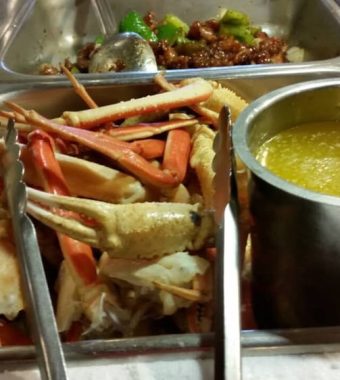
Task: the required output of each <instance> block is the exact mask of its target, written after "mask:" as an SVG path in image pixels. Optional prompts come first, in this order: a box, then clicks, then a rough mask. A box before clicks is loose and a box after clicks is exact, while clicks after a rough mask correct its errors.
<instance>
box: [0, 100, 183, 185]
mask: <svg viewBox="0 0 340 380" xmlns="http://www.w3.org/2000/svg"><path fill="white" fill-rule="evenodd" d="M6 105H8V106H9V107H11V108H14V109H15V110H16V111H18V112H20V113H21V114H23V115H24V116H25V118H26V120H27V121H28V122H30V123H32V124H33V125H35V126H37V127H38V128H41V129H43V130H46V131H47V132H52V133H55V134H58V135H59V136H61V137H63V138H64V139H67V140H71V141H75V142H77V143H81V144H83V145H85V146H87V147H89V148H91V149H93V150H96V151H97V152H100V153H102V154H104V155H105V156H107V157H109V158H111V159H112V160H114V161H116V162H118V163H119V164H120V165H121V166H122V167H124V168H125V169H126V170H128V171H130V172H131V173H133V174H134V175H136V176H137V177H138V178H139V179H140V180H141V181H142V182H143V183H146V184H150V185H153V186H156V187H175V186H177V185H179V184H180V183H181V181H182V179H183V178H182V175H183V170H182V171H181V170H180V168H178V171H180V172H181V173H180V175H178V174H177V170H171V172H170V170H167V169H173V165H170V168H168V167H166V170H161V169H159V168H156V167H155V166H154V165H152V164H151V163H150V162H148V161H147V160H145V159H144V158H143V157H142V156H140V155H139V154H137V153H135V152H133V151H132V150H131V148H130V145H129V143H127V142H125V141H120V140H117V139H114V138H113V137H110V136H107V135H105V134H103V133H96V132H92V131H87V130H82V129H78V128H74V127H68V126H65V125H60V124H56V123H54V122H52V121H51V120H48V119H46V118H44V117H43V116H41V115H39V114H38V113H37V112H35V111H26V110H24V109H23V108H21V107H19V106H18V105H16V104H13V103H10V102H6ZM175 147H176V145H175ZM166 150H167V149H166ZM179 153H180V152H179ZM182 153H185V152H184V151H183V152H182ZM187 160H188V157H187V156H180V155H179V154H178V159H177V162H180V163H181V166H183V167H186V163H187Z"/></svg>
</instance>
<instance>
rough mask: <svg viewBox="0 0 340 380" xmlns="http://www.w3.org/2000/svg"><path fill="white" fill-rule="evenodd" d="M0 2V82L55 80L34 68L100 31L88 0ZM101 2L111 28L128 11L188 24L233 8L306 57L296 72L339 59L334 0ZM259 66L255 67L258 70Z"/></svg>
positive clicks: (339, 23) (339, 22)
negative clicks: (167, 15)
mask: <svg viewBox="0 0 340 380" xmlns="http://www.w3.org/2000/svg"><path fill="white" fill-rule="evenodd" d="M0 3H1V4H0V15H1V16H0V80H2V81H18V80H33V81H39V82H44V81H46V82H47V81H50V80H51V79H53V80H56V79H57V78H58V77H56V76H53V77H52V78H51V77H50V76H49V77H46V76H39V75H37V69H38V67H39V65H40V64H41V63H44V62H51V63H53V64H56V65H58V64H59V62H62V61H63V60H64V59H65V58H66V57H69V58H71V59H73V58H74V57H75V55H76V51H77V50H78V49H79V47H81V46H82V45H83V44H84V43H86V42H88V41H93V40H94V38H95V37H96V36H98V35H99V34H101V33H103V32H104V23H103V20H102V18H101V17H100V16H99V13H98V12H97V8H96V7H95V5H94V3H93V2H92V1H90V0H78V1H71V0H35V1H34V0H15V1H2V2H0ZM107 3H108V4H110V5H111V7H109V9H110V10H112V16H113V17H112V18H113V22H112V24H113V27H114V26H116V25H117V23H118V22H119V20H120V19H121V18H122V16H123V15H124V14H125V13H126V12H127V11H128V10H131V9H135V10H137V11H140V12H141V13H142V14H144V13H145V12H146V11H148V10H153V11H155V12H156V14H157V15H159V17H161V16H162V15H164V14H165V13H168V12H173V13H176V14H177V15H178V16H179V17H181V18H182V19H183V20H185V21H186V22H188V23H190V22H192V21H194V20H206V19H208V18H210V17H214V16H215V15H216V14H218V12H219V10H220V8H226V7H227V8H232V9H239V10H242V11H244V12H246V13H247V14H248V15H249V16H250V18H251V20H252V22H253V23H254V24H257V25H260V26H261V27H262V28H263V29H264V30H265V31H267V32H268V33H269V34H273V35H278V36H281V37H284V38H285V39H287V41H288V43H289V45H290V46H299V47H303V48H304V49H305V51H306V57H305V62H304V63H301V64H298V67H300V68H301V69H303V68H306V67H309V66H310V64H311V63H312V64H318V63H319V64H320V63H322V64H325V63H326V62H328V61H329V60H334V59H336V61H339V60H340V57H339V59H337V58H338V56H339V55H340V41H339V38H338V36H339V35H340V8H339V7H338V5H337V4H336V3H335V1H334V0H314V1H307V0H211V1H209V2H207V1H204V0H196V1H194V2H190V1H181V0H173V1H171V2H170V1H162V2H161V1H156V0H147V1H143V2H140V1H136V0H130V1H114V0H107ZM289 65H291V64H284V65H283V66H289ZM259 66H265V70H268V69H269V70H272V69H274V68H273V66H282V65H259ZM259 66H256V67H257V68H259V69H260V70H263V67H262V68H260V67H259ZM257 68H256V69H257ZM206 70H208V71H209V70H211V69H206ZM212 70H214V69H212ZM225 70H226V71H228V72H229V73H230V74H235V73H239V72H240V73H242V72H244V71H246V70H247V67H246V66H232V67H228V68H225ZM182 71H185V74H184V75H185V76H190V75H192V73H191V72H192V71H194V72H195V71H196V70H195V69H186V70H182ZM84 76H91V77H92V78H94V79H99V78H109V77H111V76H117V77H118V78H120V77H124V76H126V74H125V73H110V74H79V77H84ZM58 80H62V78H60V77H59V78H58Z"/></svg>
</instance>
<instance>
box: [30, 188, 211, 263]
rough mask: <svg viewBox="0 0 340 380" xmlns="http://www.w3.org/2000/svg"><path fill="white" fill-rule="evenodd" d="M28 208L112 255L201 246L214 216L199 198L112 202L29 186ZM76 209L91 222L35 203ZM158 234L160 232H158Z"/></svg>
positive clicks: (152, 253) (156, 253)
mask: <svg viewBox="0 0 340 380" xmlns="http://www.w3.org/2000/svg"><path fill="white" fill-rule="evenodd" d="M27 191H28V197H29V201H28V204H27V209H28V212H29V213H30V214H32V215H33V216H34V217H35V218H36V219H38V220H40V221H41V222H43V223H45V224H46V225H48V226H50V227H51V228H53V229H55V230H57V231H59V232H61V233H65V234H68V235H69V236H71V237H73V238H74V239H77V240H81V241H83V242H85V243H87V244H90V245H92V246H94V247H97V248H100V249H101V250H104V251H107V252H108V253H109V254H110V255H111V256H113V257H126V258H128V257H130V258H136V257H144V258H152V257H154V256H162V255H165V254H168V253H172V252H178V251H183V250H186V249H189V250H197V249H200V248H202V246H203V245H204V244H205V243H206V241H207V240H208V239H209V238H210V237H211V236H212V235H213V234H214V224H213V220H212V216H211V215H210V214H208V213H206V212H204V211H202V210H201V208H200V205H199V204H195V205H190V204H181V203H177V204H168V203H165V202H160V203H157V202H145V203H135V204H132V205H113V204H109V203H104V202H99V201H93V200H88V199H80V198H72V197H65V196H59V195H53V194H47V193H45V192H42V191H39V190H35V189H31V188H28V189H27ZM38 204H39V205H45V207H46V206H49V207H52V208H53V209H56V208H60V209H61V210H63V209H65V210H69V211H74V212H77V213H79V214H82V215H84V216H86V217H88V218H91V219H93V220H95V222H96V225H95V227H91V226H88V225H85V223H83V222H82V220H75V219H70V218H67V217H64V216H63V215H61V214H60V213H54V212H53V210H48V209H46V208H43V207H41V206H39V205H38ZM160 237H161V238H160Z"/></svg>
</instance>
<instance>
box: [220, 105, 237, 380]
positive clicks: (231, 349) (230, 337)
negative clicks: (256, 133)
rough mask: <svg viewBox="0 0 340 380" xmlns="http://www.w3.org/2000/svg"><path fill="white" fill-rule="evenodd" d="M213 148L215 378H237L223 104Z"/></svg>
mask: <svg viewBox="0 0 340 380" xmlns="http://www.w3.org/2000/svg"><path fill="white" fill-rule="evenodd" d="M214 150H215V159H214V162H213V168H214V170H215V178H214V186H215V189H216V191H215V221H216V223H217V225H218V231H217V258H216V266H215V268H216V270H215V289H216V295H215V304H216V306H215V307H216V310H215V318H216V319H215V321H216V325H215V379H216V380H217V379H218V380H222V379H227V380H240V379H241V378H242V370H241V338H240V329H241V326H240V270H239V247H240V245H239V236H238V227H237V194H236V178H235V176H234V173H235V170H234V167H235V165H234V158H233V151H232V150H233V149H232V141H231V120H230V111H229V109H228V108H227V107H226V106H225V107H223V108H222V110H221V112H220V116H219V130H218V132H217V134H216V137H215V140H214Z"/></svg>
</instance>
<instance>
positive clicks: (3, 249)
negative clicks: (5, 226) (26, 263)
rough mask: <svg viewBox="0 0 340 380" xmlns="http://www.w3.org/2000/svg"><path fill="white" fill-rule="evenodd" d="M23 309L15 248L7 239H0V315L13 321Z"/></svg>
mask: <svg viewBox="0 0 340 380" xmlns="http://www.w3.org/2000/svg"><path fill="white" fill-rule="evenodd" d="M23 308H24V301H23V294H22V291H21V288H20V273H19V268H18V263H17V259H16V255H15V247H14V245H13V244H12V243H10V242H9V241H8V237H7V239H6V240H5V239H0V314H1V315H4V316H5V317H6V318H8V319H14V318H15V317H16V316H17V315H18V313H19V312H20V311H21V310H23Z"/></svg>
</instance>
